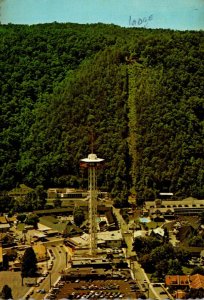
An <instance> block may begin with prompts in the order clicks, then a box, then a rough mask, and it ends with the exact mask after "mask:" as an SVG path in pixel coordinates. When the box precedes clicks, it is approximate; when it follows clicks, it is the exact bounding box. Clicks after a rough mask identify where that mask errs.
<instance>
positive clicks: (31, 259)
mask: <svg viewBox="0 0 204 300" xmlns="http://www.w3.org/2000/svg"><path fill="white" fill-rule="evenodd" d="M36 274H37V258H36V255H35V252H34V250H33V248H27V249H26V250H25V252H24V255H23V257H22V266H21V277H22V278H24V277H35V276H36Z"/></svg>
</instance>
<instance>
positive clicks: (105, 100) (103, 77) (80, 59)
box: [0, 23, 204, 202]
mask: <svg viewBox="0 0 204 300" xmlns="http://www.w3.org/2000/svg"><path fill="white" fill-rule="evenodd" d="M203 38H204V35H203V32H202V31H200V32H189V31H186V32H179V31H170V30H150V29H136V28H131V29H130V28H129V29H125V28H120V27H118V26H114V25H103V24H95V25H78V24H58V23H53V24H42V25H33V26H23V25H0V64H1V66H0V81H1V84H0V95H1V98H0V99H1V101H0V108H1V115H0V124H1V127H0V128H1V132H0V152H1V154H0V160H1V163H0V189H1V190H5V189H7V190H8V189H11V188H12V187H14V186H16V185H18V183H21V182H24V183H25V184H27V185H29V186H31V187H35V186H37V185H39V184H42V185H43V186H44V187H45V188H47V187H50V186H74V187H78V186H80V187H83V186H87V182H86V174H84V171H82V170H80V169H79V160H80V158H83V157H85V156H87V154H88V153H89V152H90V151H91V150H90V144H91V135H94V151H95V152H96V153H97V155H98V156H99V157H103V158H104V159H105V161H106V165H105V169H103V170H102V171H100V174H99V186H100V187H102V188H104V189H108V190H109V191H111V193H112V195H113V196H114V197H115V198H116V199H117V201H119V202H120V201H122V202H123V201H125V199H126V197H127V194H128V192H129V191H130V190H131V191H135V192H136V194H137V199H138V201H143V200H144V199H152V198H155V197H156V196H157V194H158V192H159V191H171V192H173V193H175V196H176V197H177V198H180V197H187V196H193V197H203V196H204V187H203V138H204V130H203V115H204V101H203V82H204V81H203V74H204V70H203Z"/></svg>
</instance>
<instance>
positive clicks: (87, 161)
mask: <svg viewBox="0 0 204 300" xmlns="http://www.w3.org/2000/svg"><path fill="white" fill-rule="evenodd" d="M103 161H104V159H102V158H98V157H97V155H96V154H94V153H91V154H89V155H88V157H87V158H83V159H81V160H80V166H81V167H82V168H88V179H89V193H90V199H89V234H90V245H89V246H90V248H89V249H90V255H91V256H95V255H96V253H97V222H96V216H97V196H98V190H97V168H99V167H100V166H101V164H102V163H103Z"/></svg>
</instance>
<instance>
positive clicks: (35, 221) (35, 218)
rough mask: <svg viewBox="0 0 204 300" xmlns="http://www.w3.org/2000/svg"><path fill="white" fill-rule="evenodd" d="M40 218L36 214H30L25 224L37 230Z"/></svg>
mask: <svg viewBox="0 0 204 300" xmlns="http://www.w3.org/2000/svg"><path fill="white" fill-rule="evenodd" d="M38 222H39V217H38V215H36V214H28V215H27V218H26V220H25V223H26V224H28V225H32V226H33V227H34V228H35V229H37V228H38Z"/></svg>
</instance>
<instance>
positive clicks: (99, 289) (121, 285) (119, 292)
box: [47, 279, 139, 299]
mask: <svg viewBox="0 0 204 300" xmlns="http://www.w3.org/2000/svg"><path fill="white" fill-rule="evenodd" d="M58 285H59V287H55V288H53V290H52V292H51V293H50V294H48V295H47V299H63V298H68V299H136V298H137V297H138V295H139V291H138V288H137V286H136V285H135V282H133V281H131V280H130V281H124V280H120V279H118V280H116V279H105V280H92V279H89V280H79V279H75V280H72V281H67V282H59V284H58Z"/></svg>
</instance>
